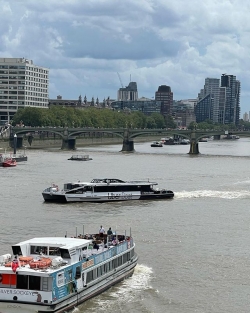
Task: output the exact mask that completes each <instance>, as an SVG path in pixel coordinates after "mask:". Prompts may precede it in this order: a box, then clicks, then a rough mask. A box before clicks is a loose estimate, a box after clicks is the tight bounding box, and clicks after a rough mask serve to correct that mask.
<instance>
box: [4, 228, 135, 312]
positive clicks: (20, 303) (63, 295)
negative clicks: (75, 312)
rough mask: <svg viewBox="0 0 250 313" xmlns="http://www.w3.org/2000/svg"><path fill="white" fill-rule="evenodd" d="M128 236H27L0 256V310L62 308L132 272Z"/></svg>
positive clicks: (83, 298) (84, 298) (23, 310)
mask: <svg viewBox="0 0 250 313" xmlns="http://www.w3.org/2000/svg"><path fill="white" fill-rule="evenodd" d="M134 248H135V244H134V241H133V238H132V237H131V235H130V236H126V234H124V235H114V234H113V235H106V234H104V235H103V236H102V237H101V236H100V234H94V235H86V236H81V238H65V237H43V238H33V239H30V240H27V241H23V242H20V243H18V244H15V245H13V246H12V253H11V254H5V255H2V256H0V312H1V313H28V312H34V313H35V312H36V313H45V312H58V313H59V312H61V313H62V312H65V311H66V310H68V309H70V308H73V307H75V306H77V305H78V304H80V303H82V302H84V301H86V300H87V299H89V298H91V297H93V296H95V295H97V294H99V293H101V292H102V291H104V290H105V289H107V288H109V287H110V286H112V285H114V284H115V283H117V282H119V281H121V280H122V279H124V278H126V277H129V276H131V275H132V274H133V271H134V267H135V266H136V264H137V259H138V258H137V255H136V253H135V251H134Z"/></svg>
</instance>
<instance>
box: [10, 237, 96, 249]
mask: <svg viewBox="0 0 250 313" xmlns="http://www.w3.org/2000/svg"><path fill="white" fill-rule="evenodd" d="M91 242H92V240H87V239H81V238H65V237H40V238H32V239H29V240H26V241H22V242H19V243H17V244H15V245H13V246H21V245H27V244H28V245H48V246H49V245H55V246H58V247H60V248H65V249H71V248H75V247H79V246H85V245H86V244H88V243H91Z"/></svg>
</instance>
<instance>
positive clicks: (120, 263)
mask: <svg viewBox="0 0 250 313" xmlns="http://www.w3.org/2000/svg"><path fill="white" fill-rule="evenodd" d="M120 265H122V256H119V257H118V266H120Z"/></svg>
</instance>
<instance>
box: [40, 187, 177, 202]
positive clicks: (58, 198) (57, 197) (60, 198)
mask: <svg viewBox="0 0 250 313" xmlns="http://www.w3.org/2000/svg"><path fill="white" fill-rule="evenodd" d="M42 195H43V198H44V201H46V202H57V203H66V202H100V203H102V202H114V201H131V200H159V199H171V198H173V197H174V193H173V192H172V191H170V190H167V191H166V192H159V193H148V194H147V193H143V194H138V195H133V196H129V197H126V196H122V197H121V196H100V197H97V196H96V197H94V196H91V197H86V196H79V195H73V194H72V195H70V196H69V195H65V194H56V193H53V194H50V193H45V192H44V193H43V194H42Z"/></svg>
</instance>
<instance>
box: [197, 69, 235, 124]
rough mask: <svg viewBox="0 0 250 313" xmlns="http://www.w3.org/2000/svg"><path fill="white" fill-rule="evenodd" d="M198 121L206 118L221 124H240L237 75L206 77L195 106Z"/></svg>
mask: <svg viewBox="0 0 250 313" xmlns="http://www.w3.org/2000/svg"><path fill="white" fill-rule="evenodd" d="M195 115H196V121H197V122H198V123H199V122H203V121H204V120H206V119H209V120H211V121H213V122H214V123H220V124H235V125H238V124H239V117H240V82H239V81H238V80H236V76H233V75H226V74H222V76H221V81H220V79H218V78H206V79H205V85H204V88H203V89H201V91H200V93H199V94H198V102H197V105H196V107H195Z"/></svg>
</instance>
